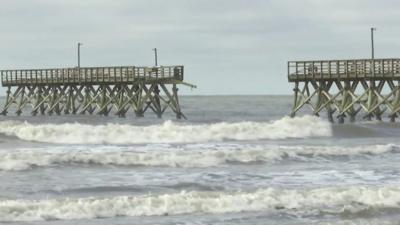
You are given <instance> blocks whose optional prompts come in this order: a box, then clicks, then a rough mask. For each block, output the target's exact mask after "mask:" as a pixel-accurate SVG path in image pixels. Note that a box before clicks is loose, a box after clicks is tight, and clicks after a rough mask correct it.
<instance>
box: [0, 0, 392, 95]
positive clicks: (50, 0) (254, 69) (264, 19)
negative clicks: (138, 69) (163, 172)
mask: <svg viewBox="0 0 400 225" xmlns="http://www.w3.org/2000/svg"><path fill="white" fill-rule="evenodd" d="M0 4H1V5H0V29H1V32H0V68H1V69H13V68H42V67H64V66H75V65H76V43H77V42H82V43H84V45H83V46H82V66H107V65H137V66H140V65H152V64H153V51H152V48H154V47H157V48H158V51H159V64H161V65H168V64H183V65H185V80H186V81H187V82H190V83H194V84H196V85H198V89H195V90H190V89H189V88H181V89H180V90H181V91H182V93H184V94H196V95H197V94H199V95H202V94H208V95H212V94H289V93H291V90H292V87H291V85H289V84H288V83H287V79H286V63H287V61H288V60H303V59H304V60H305V59H337V58H367V57H370V54H371V53H370V36H369V35H370V33H369V32H370V27H371V26H374V27H377V31H376V33H375V57H376V58H378V57H399V55H400V54H399V53H398V52H400V41H399V40H398V38H399V36H400V28H398V26H399V24H400V1H397V0H381V1H378V0H196V1H195V0H34V1H33V0H0Z"/></svg>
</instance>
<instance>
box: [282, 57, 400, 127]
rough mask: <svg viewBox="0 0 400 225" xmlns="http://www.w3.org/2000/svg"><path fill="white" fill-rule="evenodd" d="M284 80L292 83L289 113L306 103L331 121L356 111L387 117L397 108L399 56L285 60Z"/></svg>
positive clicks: (399, 103) (395, 113)
mask: <svg viewBox="0 0 400 225" xmlns="http://www.w3.org/2000/svg"><path fill="white" fill-rule="evenodd" d="M287 66H288V68H287V69H288V80H289V82H292V83H294V89H293V90H294V105H293V109H292V113H291V116H295V114H296V113H297V112H298V111H299V110H300V109H301V108H302V107H303V106H309V107H310V108H311V110H312V111H313V113H314V114H315V115H319V114H320V113H321V111H323V110H325V111H326V112H327V114H328V117H329V119H330V120H331V121H334V116H336V118H337V119H338V122H339V123H343V122H344V121H345V118H349V120H350V121H355V118H356V115H357V114H358V113H362V116H363V118H365V119H368V120H371V119H372V118H375V119H377V120H381V119H382V116H383V115H384V114H387V115H388V116H389V118H390V120H391V121H393V122H394V121H395V118H396V117H397V116H398V113H399V112H400V59H354V60H324V61H290V62H288V65H287Z"/></svg>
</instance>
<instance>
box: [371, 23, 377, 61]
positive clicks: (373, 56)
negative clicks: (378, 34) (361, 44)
mask: <svg viewBox="0 0 400 225" xmlns="http://www.w3.org/2000/svg"><path fill="white" fill-rule="evenodd" d="M374 31H376V28H375V27H371V58H372V60H374V59H375V52H374Z"/></svg>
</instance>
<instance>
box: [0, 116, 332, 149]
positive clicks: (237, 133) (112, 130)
mask: <svg viewBox="0 0 400 225" xmlns="http://www.w3.org/2000/svg"><path fill="white" fill-rule="evenodd" d="M0 133H3V134H6V135H10V136H16V137H18V138H19V139H22V140H27V141H37V142H48V143H63V144H104V143H105V144H138V143H193V142H209V141H223V140H226V139H229V140H260V139H284V138H306V137H316V136H331V135H332V128H331V124H330V123H329V122H327V121H324V120H322V119H320V118H318V117H314V116H304V117H296V118H289V117H284V118H282V119H280V120H276V121H272V122H237V123H226V122H223V123H215V124H201V125H199V124H196V125H194V124H179V123H174V122H171V121H166V122H164V123H163V124H160V125H151V126H133V125H126V124H107V125H85V124H79V123H66V124H32V123H28V122H18V121H2V122H0Z"/></svg>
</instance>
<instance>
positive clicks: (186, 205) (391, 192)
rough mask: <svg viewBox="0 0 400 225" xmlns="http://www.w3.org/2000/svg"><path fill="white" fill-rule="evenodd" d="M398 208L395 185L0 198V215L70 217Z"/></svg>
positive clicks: (13, 217) (399, 191) (314, 212)
mask: <svg viewBox="0 0 400 225" xmlns="http://www.w3.org/2000/svg"><path fill="white" fill-rule="evenodd" d="M387 208H390V209H396V210H400V188H399V187H380V188H372V187H343V188H319V189H311V190H285V189H281V188H279V189H275V188H268V189H262V190H258V191H255V192H235V193H226V192H195V191H192V192H185V191H183V192H180V193H175V194H162V195H145V196H117V197H108V198H107V197H102V198H95V197H92V198H79V199H70V198H67V199H49V200H4V201H0V221H32V220H56V219H61V220H70V219H91V218H102V217H116V216H153V215H177V214H189V213H215V214H218V213H234V212H242V211H277V210H280V211H285V213H288V214H296V215H299V214H300V215H321V214H330V215H332V214H338V215H343V214H346V215H348V214H354V213H359V212H363V211H368V210H370V209H375V210H378V211H379V210H384V209H387Z"/></svg>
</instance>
